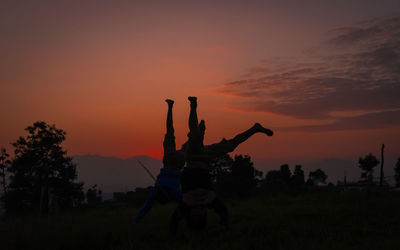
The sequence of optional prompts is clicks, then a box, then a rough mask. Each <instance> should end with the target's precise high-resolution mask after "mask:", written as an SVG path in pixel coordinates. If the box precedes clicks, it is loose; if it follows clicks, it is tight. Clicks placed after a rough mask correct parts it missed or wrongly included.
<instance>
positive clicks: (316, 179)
mask: <svg viewBox="0 0 400 250" xmlns="http://www.w3.org/2000/svg"><path fill="white" fill-rule="evenodd" d="M327 178H328V176H327V175H326V174H325V172H324V171H323V170H322V169H320V168H319V169H317V170H315V171H311V172H310V173H309V174H308V180H307V184H308V185H312V186H317V185H318V184H320V183H323V184H326V179H327Z"/></svg>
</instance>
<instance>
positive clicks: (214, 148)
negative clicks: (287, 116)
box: [205, 123, 274, 157]
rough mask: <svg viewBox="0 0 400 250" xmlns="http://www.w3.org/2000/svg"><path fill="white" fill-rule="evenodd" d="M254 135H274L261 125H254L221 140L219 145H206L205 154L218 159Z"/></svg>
mask: <svg viewBox="0 0 400 250" xmlns="http://www.w3.org/2000/svg"><path fill="white" fill-rule="evenodd" d="M256 133H264V134H266V135H268V136H272V135H273V134H274V132H272V130H270V129H267V128H264V127H263V126H261V124H259V123H256V124H254V125H253V126H252V127H251V128H249V129H248V130H246V131H244V132H243V133H240V134H238V135H236V136H235V137H233V138H232V139H230V140H226V139H223V140H222V141H221V142H219V143H214V144H211V145H207V146H206V147H205V148H206V152H207V154H208V155H209V156H211V157H218V156H222V155H224V154H227V153H230V152H232V151H234V150H235V149H236V148H237V147H238V146H239V145H240V144H241V143H243V142H245V141H246V140H247V139H249V138H250V137H251V136H252V135H254V134H256Z"/></svg>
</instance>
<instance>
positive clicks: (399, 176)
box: [394, 158, 400, 187]
mask: <svg viewBox="0 0 400 250" xmlns="http://www.w3.org/2000/svg"><path fill="white" fill-rule="evenodd" d="M394 173H395V174H394V178H395V180H396V187H400V158H398V159H397V163H396V167H395V168H394Z"/></svg>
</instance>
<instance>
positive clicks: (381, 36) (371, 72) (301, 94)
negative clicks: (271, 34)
mask: <svg viewBox="0 0 400 250" xmlns="http://www.w3.org/2000/svg"><path fill="white" fill-rule="evenodd" d="M218 92H219V93H224V94H230V95H233V96H237V98H236V99H235V101H237V102H235V103H234V104H232V105H233V106H235V107H240V108H241V109H246V110H254V111H266V112H273V113H277V114H283V115H288V116H293V117H297V118H311V119H327V118H329V119H332V118H333V123H332V124H328V125H321V126H309V127H307V126H305V127H301V128H300V127H299V128H298V129H310V130H332V129H363V128H378V127H379V128H381V127H386V126H392V125H399V124H400V114H399V113H400V111H399V110H400V98H399V97H400V16H392V17H390V18H381V19H373V20H367V21H365V22H362V23H359V24H357V25H356V26H348V27H341V28H338V29H335V30H332V31H330V32H329V39H327V40H326V41H324V42H321V43H320V46H318V47H317V48H314V49H312V50H308V52H307V53H305V55H304V57H302V58H287V59H276V60H273V61H271V60H268V61H267V60H265V61H263V62H261V65H258V66H257V67H254V68H251V69H250V70H249V71H248V72H247V74H245V76H244V78H243V79H240V80H237V81H233V82H229V83H225V84H223V85H222V86H221V87H220V89H219V90H218ZM340 112H342V113H343V112H347V115H346V116H340V115H338V113H340ZM352 114H353V115H352Z"/></svg>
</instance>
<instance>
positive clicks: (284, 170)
mask: <svg viewBox="0 0 400 250" xmlns="http://www.w3.org/2000/svg"><path fill="white" fill-rule="evenodd" d="M279 171H280V173H281V178H282V180H283V182H284V183H285V184H286V185H289V184H290V178H291V176H292V172H291V171H290V169H289V165H288V164H283V165H281V166H280V168H279Z"/></svg>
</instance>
